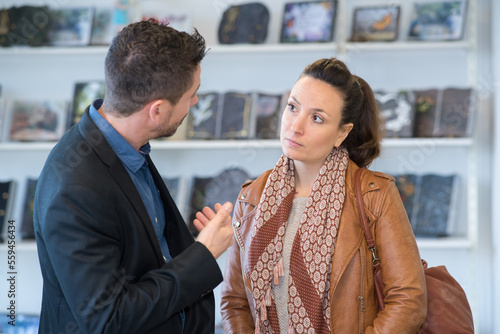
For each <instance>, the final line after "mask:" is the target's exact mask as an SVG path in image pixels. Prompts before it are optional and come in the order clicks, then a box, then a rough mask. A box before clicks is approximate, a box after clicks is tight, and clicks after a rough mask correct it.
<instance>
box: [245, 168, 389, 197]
mask: <svg viewBox="0 0 500 334" xmlns="http://www.w3.org/2000/svg"><path fill="white" fill-rule="evenodd" d="M358 168H359V167H358V165H356V164H355V163H354V162H353V161H352V160H349V164H348V165H347V171H346V193H348V194H350V195H351V196H354V193H355V192H354V173H355V172H356V170H357V169H358ZM271 172H272V169H269V170H267V171H266V172H264V173H262V174H261V175H260V176H259V177H258V178H257V179H255V180H253V181H249V182H247V183H245V184H243V185H242V186H241V187H242V191H241V192H240V195H239V197H238V199H239V200H240V201H243V202H246V203H249V204H252V205H255V206H257V205H258V204H259V201H260V196H261V195H262V192H263V191H264V187H265V186H266V182H267V178H268V177H269V174H271ZM376 174H377V173H371V172H370V173H366V172H365V173H362V174H361V193H362V194H363V195H364V194H366V193H367V192H370V191H375V190H378V189H380V183H379V182H380V181H379V179H377V177H376Z"/></svg>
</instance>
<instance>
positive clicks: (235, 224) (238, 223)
mask: <svg viewBox="0 0 500 334" xmlns="http://www.w3.org/2000/svg"><path fill="white" fill-rule="evenodd" d="M233 225H234V226H235V227H236V228H240V226H241V222H240V221H239V220H238V221H235V222H234V224H233Z"/></svg>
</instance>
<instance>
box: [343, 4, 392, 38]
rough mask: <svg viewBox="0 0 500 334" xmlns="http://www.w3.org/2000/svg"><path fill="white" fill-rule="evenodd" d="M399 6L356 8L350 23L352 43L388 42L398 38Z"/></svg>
mask: <svg viewBox="0 0 500 334" xmlns="http://www.w3.org/2000/svg"><path fill="white" fill-rule="evenodd" d="M399 12H400V6H378V7H357V8H355V9H354V14H353V23H352V33H351V39H350V41H352V42H373V41H384V42H390V41H394V40H396V39H397V38H398V33H399Z"/></svg>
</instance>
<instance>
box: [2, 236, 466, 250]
mask: <svg viewBox="0 0 500 334" xmlns="http://www.w3.org/2000/svg"><path fill="white" fill-rule="evenodd" d="M417 245H418V247H419V249H455V248H457V249H463V248H472V242H471V241H470V240H469V239H467V238H466V237H447V238H436V239H430V238H429V239H423V238H417ZM6 250H7V244H6V243H5V242H4V243H2V244H0V252H2V251H6ZM16 251H36V242H35V241H33V240H27V241H23V240H19V241H17V242H16Z"/></svg>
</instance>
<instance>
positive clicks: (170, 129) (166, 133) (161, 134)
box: [155, 114, 187, 138]
mask: <svg viewBox="0 0 500 334" xmlns="http://www.w3.org/2000/svg"><path fill="white" fill-rule="evenodd" d="M186 116H187V114H186ZM186 116H184V117H183V118H182V119H181V120H180V122H178V123H176V124H173V125H169V126H167V127H165V128H159V129H158V133H157V135H156V136H155V138H168V137H172V136H173V135H174V134H175V132H176V131H177V129H178V128H179V126H180V125H181V124H182V122H183V121H184V119H185V118H186Z"/></svg>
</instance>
